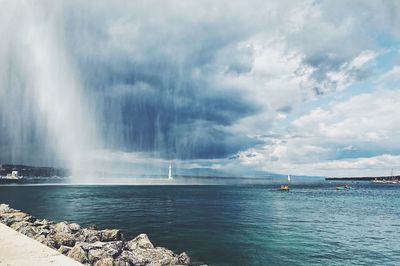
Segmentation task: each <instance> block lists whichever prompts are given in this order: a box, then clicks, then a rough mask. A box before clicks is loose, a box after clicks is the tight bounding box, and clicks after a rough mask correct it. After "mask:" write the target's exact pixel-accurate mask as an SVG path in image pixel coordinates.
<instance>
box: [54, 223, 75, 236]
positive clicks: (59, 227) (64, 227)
mask: <svg viewBox="0 0 400 266" xmlns="http://www.w3.org/2000/svg"><path fill="white" fill-rule="evenodd" d="M54 231H56V232H57V233H65V234H71V233H72V231H71V229H70V228H69V226H68V224H67V223H66V222H60V223H56V224H55V225H54Z"/></svg>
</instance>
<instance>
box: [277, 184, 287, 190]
mask: <svg viewBox="0 0 400 266" xmlns="http://www.w3.org/2000/svg"><path fill="white" fill-rule="evenodd" d="M279 190H286V191H289V185H281V186H280V187H279Z"/></svg>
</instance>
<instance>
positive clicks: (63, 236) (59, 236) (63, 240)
mask: <svg viewBox="0 0 400 266" xmlns="http://www.w3.org/2000/svg"><path fill="white" fill-rule="evenodd" d="M53 239H54V241H55V242H56V247H57V248H59V247H61V246H67V247H73V246H74V245H75V242H76V240H75V237H74V236H73V235H71V234H68V233H56V234H55V235H53Z"/></svg>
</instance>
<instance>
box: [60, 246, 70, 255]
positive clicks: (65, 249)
mask: <svg viewBox="0 0 400 266" xmlns="http://www.w3.org/2000/svg"><path fill="white" fill-rule="evenodd" d="M71 249H72V248H71V247H67V246H61V247H60V248H59V249H58V252H60V253H61V254H64V255H68V253H69V252H70V251H71Z"/></svg>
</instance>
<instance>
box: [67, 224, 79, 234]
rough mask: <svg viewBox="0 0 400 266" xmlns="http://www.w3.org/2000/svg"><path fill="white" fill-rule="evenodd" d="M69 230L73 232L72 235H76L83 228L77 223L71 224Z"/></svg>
mask: <svg viewBox="0 0 400 266" xmlns="http://www.w3.org/2000/svg"><path fill="white" fill-rule="evenodd" d="M69 229H70V230H71V231H72V233H76V232H78V231H79V230H81V226H80V225H79V224H77V223H72V224H69Z"/></svg>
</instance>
